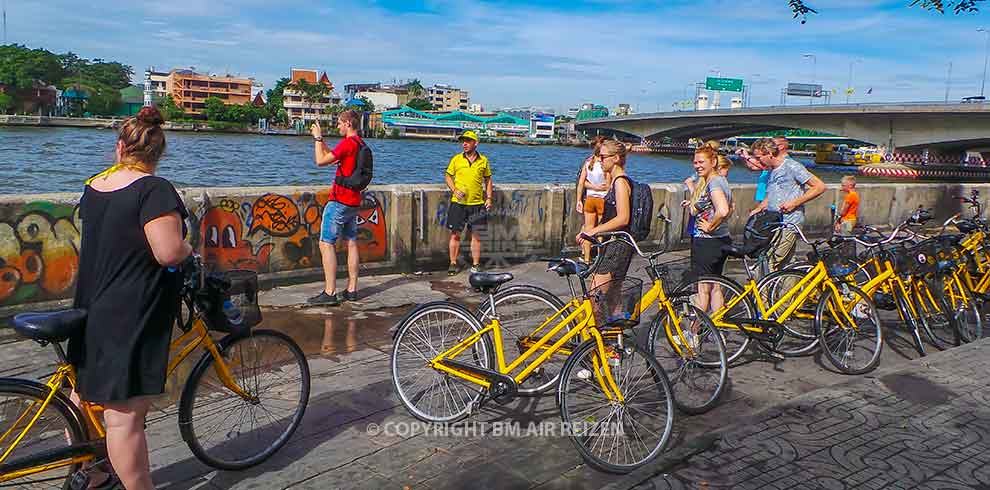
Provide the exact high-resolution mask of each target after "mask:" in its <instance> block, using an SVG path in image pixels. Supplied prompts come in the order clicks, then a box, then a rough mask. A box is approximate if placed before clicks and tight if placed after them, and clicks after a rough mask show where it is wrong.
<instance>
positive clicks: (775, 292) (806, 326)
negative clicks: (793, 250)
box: [756, 268, 821, 357]
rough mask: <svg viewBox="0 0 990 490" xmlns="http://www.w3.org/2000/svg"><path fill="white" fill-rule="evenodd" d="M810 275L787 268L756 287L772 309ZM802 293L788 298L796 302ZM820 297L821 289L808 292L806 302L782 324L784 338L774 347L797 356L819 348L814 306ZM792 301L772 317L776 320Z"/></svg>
mask: <svg viewBox="0 0 990 490" xmlns="http://www.w3.org/2000/svg"><path fill="white" fill-rule="evenodd" d="M809 271H810V269H809ZM807 275H808V271H804V270H800V269H790V268H788V269H784V270H780V271H777V272H774V273H772V274H770V275H768V276H766V277H764V278H763V279H761V280H760V282H759V283H757V285H756V287H757V289H758V290H759V292H760V297H761V298H762V299H763V304H764V305H765V307H766V308H767V309H770V308H771V307H772V306H773V305H774V304H776V303H777V301H779V300H780V299H782V298H783V297H784V296H786V295H787V293H789V292H791V291H792V290H794V289H796V288H797V286H798V284H800V283H801V281H802V280H803V279H804V278H805V276H807ZM801 292H802V291H798V292H797V293H796V294H793V295H791V297H790V298H789V301H790V302H791V303H793V301H794V300H796V299H797V297H798V294H801ZM819 296H821V290H819V291H814V292H812V293H811V294H809V295H808V297H807V298H805V299H804V302H803V303H802V304H801V305H800V306H799V307H798V308H797V309H796V310H794V313H793V314H791V316H790V318H788V319H787V322H782V323H781V324H782V325H783V326H784V329H783V330H784V337H783V338H782V339H781V340H780V342H778V343H777V345H776V346H775V350H776V351H777V352H779V353H781V354H783V355H785V356H789V357H794V356H802V355H806V354H810V353H812V352H813V351H814V350H815V349H816V348H817V347H818V335H817V334H816V332H815V307H816V306H817V305H818V299H819ZM791 303H788V304H786V305H783V306H782V307H780V308H778V310H777V311H776V312H775V315H774V317H773V318H771V319H773V320H776V319H777V316H779V314H780V313H782V312H783V311H784V310H786V309H787V308H788V307H789V306H790V304H791Z"/></svg>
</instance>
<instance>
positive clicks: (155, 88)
mask: <svg viewBox="0 0 990 490" xmlns="http://www.w3.org/2000/svg"><path fill="white" fill-rule="evenodd" d="M144 85H145V91H147V90H149V89H150V91H151V96H152V97H154V98H155V99H162V98H164V97H165V96H166V95H168V73H165V72H160V71H155V67H153V66H152V67H150V68H148V69H147V70H145V71H144Z"/></svg>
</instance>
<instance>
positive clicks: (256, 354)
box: [0, 259, 310, 490]
mask: <svg viewBox="0 0 990 490" xmlns="http://www.w3.org/2000/svg"><path fill="white" fill-rule="evenodd" d="M191 265H192V267H187V268H186V271H185V272H186V279H185V285H184V287H183V293H182V297H183V299H184V302H185V306H186V308H187V311H188V312H189V313H188V315H187V317H186V318H185V321H180V322H179V323H180V327H181V328H182V329H183V330H184V333H183V335H182V336H180V337H179V338H178V339H176V340H174V341H173V342H172V344H171V347H170V349H171V352H172V354H173V358H172V360H171V361H170V362H169V366H168V373H169V375H171V374H172V373H173V372H175V370H176V368H177V367H178V365H179V364H180V363H181V362H182V360H183V359H185V358H186V357H187V356H189V355H190V354H191V353H192V352H193V351H194V350H196V349H197V348H203V349H205V350H206V352H204V353H203V356H202V357H201V358H200V359H199V362H197V363H196V365H195V367H193V369H192V371H191V373H190V374H189V377H188V379H187V380H186V384H185V386H184V389H183V390H182V395H181V398H180V399H179V407H178V412H179V430H180V432H181V433H182V438H183V439H184V440H185V442H186V444H187V445H188V446H189V449H190V450H192V452H193V454H194V455H196V457H197V458H199V459H200V460H201V461H203V462H204V463H206V464H208V465H210V466H212V467H214V468H218V469H225V470H236V469H243V468H247V467H250V466H254V465H256V464H258V463H261V462H262V461H264V460H265V459H267V458H268V457H270V456H271V455H273V454H274V453H275V452H276V451H278V450H279V449H280V448H281V447H282V446H284V445H285V444H286V443H287V442H288V440H289V438H290V437H291V436H292V434H293V432H294V431H295V430H296V428H297V427H298V426H299V423H300V422H301V421H302V417H303V413H304V412H305V410H306V405H307V403H308V401H309V388H310V378H309V365H308V363H307V361H306V357H305V355H304V354H303V352H302V350H301V349H300V348H299V346H298V345H296V343H295V342H294V341H293V340H292V339H291V338H289V337H288V336H286V335H284V334H282V333H279V332H274V331H269V330H252V329H251V328H250V327H251V326H253V324H254V323H257V322H258V321H260V319H261V315H260V310H258V309H257V303H256V301H255V299H256V293H257V277H256V275H254V273H253V272H248V271H231V273H228V274H226V275H224V276H217V275H212V274H211V275H207V274H205V273H204V272H203V269H202V264H201V262H199V260H198V259H196V260H195V264H191ZM225 299H232V300H233V301H235V302H237V304H238V305H239V308H240V309H241V310H242V316H241V319H242V323H241V325H240V327H239V328H237V329H236V330H235V329H234V328H232V327H231V325H229V323H226V320H225V317H224V314H223V312H222V310H221V307H222V302H223V301H224V300H225ZM85 319H86V312H85V311H84V310H66V311H59V312H54V313H32V314H24V315H18V316H17V317H15V319H14V328H15V330H16V331H17V332H18V333H19V334H21V335H22V336H24V337H27V338H30V339H32V340H35V341H36V342H38V343H39V344H41V345H42V346H46V345H51V346H52V347H53V348H54V349H55V352H56V354H57V356H58V359H59V364H58V367H57V369H56V370H55V373H54V374H52V375H51V377H49V378H48V381H47V382H46V383H45V384H41V383H37V382H34V381H31V380H26V379H14V378H0V487H17V488H31V489H42V488H45V489H47V488H52V489H55V488H59V489H71V490H77V489H79V490H81V489H86V488H88V486H89V475H90V472H91V471H93V469H94V468H98V467H105V466H106V464H107V457H106V445H105V440H104V439H105V437H106V429H105V428H104V426H103V422H102V420H101V418H102V417H101V413H102V411H103V407H101V406H100V405H98V404H95V403H88V402H85V401H82V402H80V403H79V405H78V406H77V405H76V404H74V403H73V402H72V401H70V400H69V397H68V395H67V391H68V390H75V388H76V373H75V369H74V368H73V366H72V365H71V364H69V363H68V361H67V360H66V357H65V352H64V350H63V349H62V346H61V345H60V342H64V341H65V340H67V339H68V338H70V337H72V336H73V335H74V334H76V333H77V332H78V331H79V329H81V328H83V326H84V325H85ZM210 330H219V331H227V332H231V333H228V334H227V335H226V336H224V337H223V338H221V339H220V340H219V341H216V342H215V341H214V340H213V338H212V337H211V335H210ZM104 469H105V468H104ZM101 471H103V470H102V469H101Z"/></svg>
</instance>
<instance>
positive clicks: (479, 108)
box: [468, 103, 485, 114]
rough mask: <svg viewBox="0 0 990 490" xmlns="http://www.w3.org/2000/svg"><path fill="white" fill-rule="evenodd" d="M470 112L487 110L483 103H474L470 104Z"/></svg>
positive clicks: (475, 112)
mask: <svg viewBox="0 0 990 490" xmlns="http://www.w3.org/2000/svg"><path fill="white" fill-rule="evenodd" d="M468 112H470V113H472V114H479V113H482V112H485V107H484V106H483V105H481V104H477V103H473V104H468Z"/></svg>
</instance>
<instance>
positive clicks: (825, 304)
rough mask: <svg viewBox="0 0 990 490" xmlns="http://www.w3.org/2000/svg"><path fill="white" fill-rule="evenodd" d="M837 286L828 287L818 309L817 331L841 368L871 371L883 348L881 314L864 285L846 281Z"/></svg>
mask: <svg viewBox="0 0 990 490" xmlns="http://www.w3.org/2000/svg"><path fill="white" fill-rule="evenodd" d="M835 287H836V288H837V289H836V290H833V289H832V288H826V291H825V294H823V295H822V296H821V298H820V299H819V300H818V308H816V310H815V331H816V332H817V333H818V338H819V341H820V342H821V346H822V350H823V351H824V352H825V357H827V358H828V360H829V362H831V363H832V365H833V366H835V368H836V369H838V370H839V371H842V372H843V373H846V374H864V373H868V372H870V371H872V370H873V369H875V368H876V367H877V364H879V363H880V352H881V351H882V350H883V330H882V329H881V327H880V316H879V315H878V314H877V309H876V306H874V304H873V301H872V300H870V298H869V297H867V296H866V293H864V292H863V291H862V290H861V289H859V288H857V287H855V286H852V285H849V284H845V283H839V284H836V285H835ZM836 291H838V293H839V295H838V296H836V294H835V293H836ZM850 320H851V321H852V324H850Z"/></svg>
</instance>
